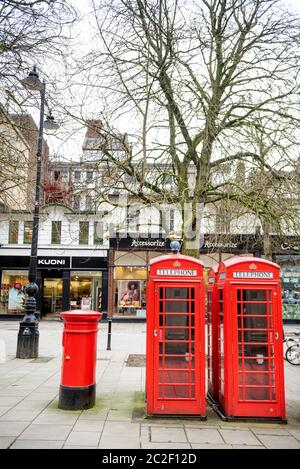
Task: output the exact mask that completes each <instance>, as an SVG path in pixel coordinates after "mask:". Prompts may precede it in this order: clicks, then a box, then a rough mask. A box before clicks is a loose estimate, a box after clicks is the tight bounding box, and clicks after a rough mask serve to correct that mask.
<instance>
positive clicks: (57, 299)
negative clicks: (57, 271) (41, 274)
mask: <svg viewBox="0 0 300 469" xmlns="http://www.w3.org/2000/svg"><path fill="white" fill-rule="evenodd" d="M62 292H63V280H62V278H49V277H45V278H44V280H43V298H42V311H43V316H46V315H51V316H58V315H59V313H61V311H62Z"/></svg>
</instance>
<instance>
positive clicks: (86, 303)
mask: <svg viewBox="0 0 300 469" xmlns="http://www.w3.org/2000/svg"><path fill="white" fill-rule="evenodd" d="M81 309H92V298H91V297H90V296H84V297H83V298H81Z"/></svg>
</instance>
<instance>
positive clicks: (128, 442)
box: [98, 435, 141, 449]
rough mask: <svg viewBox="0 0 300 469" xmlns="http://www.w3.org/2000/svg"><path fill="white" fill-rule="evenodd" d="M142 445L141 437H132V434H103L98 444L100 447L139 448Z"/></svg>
mask: <svg viewBox="0 0 300 469" xmlns="http://www.w3.org/2000/svg"><path fill="white" fill-rule="evenodd" d="M140 447H141V446H140V440H139V438H132V437H131V436H130V435H128V436H124V435H123V437H120V435H117V436H110V437H106V436H103V437H101V439H100V443H99V445H98V448H99V449H139V448H140Z"/></svg>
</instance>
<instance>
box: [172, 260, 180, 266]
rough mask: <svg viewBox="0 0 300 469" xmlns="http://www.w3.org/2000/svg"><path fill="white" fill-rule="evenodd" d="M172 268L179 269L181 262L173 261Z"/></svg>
mask: <svg viewBox="0 0 300 469" xmlns="http://www.w3.org/2000/svg"><path fill="white" fill-rule="evenodd" d="M173 267H181V262H179V261H175V262H174V263H173Z"/></svg>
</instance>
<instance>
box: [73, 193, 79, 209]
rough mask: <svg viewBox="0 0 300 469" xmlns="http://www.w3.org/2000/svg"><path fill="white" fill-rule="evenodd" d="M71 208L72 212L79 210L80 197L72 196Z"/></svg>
mask: <svg viewBox="0 0 300 469" xmlns="http://www.w3.org/2000/svg"><path fill="white" fill-rule="evenodd" d="M73 206H74V210H80V195H74V201H73Z"/></svg>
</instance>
